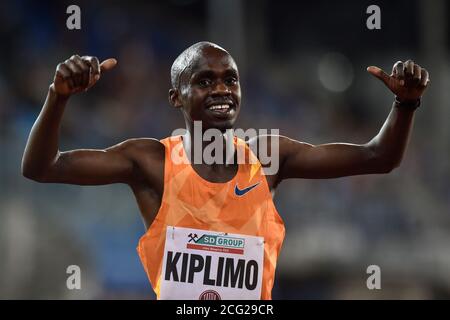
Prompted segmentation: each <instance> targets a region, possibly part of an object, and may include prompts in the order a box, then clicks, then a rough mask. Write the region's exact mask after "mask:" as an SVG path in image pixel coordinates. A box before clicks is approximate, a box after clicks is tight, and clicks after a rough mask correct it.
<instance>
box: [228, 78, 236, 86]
mask: <svg viewBox="0 0 450 320" xmlns="http://www.w3.org/2000/svg"><path fill="white" fill-rule="evenodd" d="M225 83H226V85H227V86H234V85H236V84H237V83H238V80H237V79H236V78H235V77H229V78H227V79H225Z"/></svg>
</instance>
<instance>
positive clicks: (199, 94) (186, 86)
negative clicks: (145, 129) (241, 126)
mask: <svg viewBox="0 0 450 320" xmlns="http://www.w3.org/2000/svg"><path fill="white" fill-rule="evenodd" d="M190 54H191V55H190V57H189V58H190V59H189V60H188V61H186V63H185V65H184V66H183V67H182V68H180V70H181V71H180V72H179V74H178V77H175V79H176V80H175V81H174V77H172V78H173V81H172V82H173V85H175V86H176V87H174V88H172V89H171V90H170V91H169V98H170V102H171V104H172V105H173V106H175V107H178V108H181V109H182V111H183V114H184V117H185V120H186V125H187V126H188V128H193V123H194V121H202V127H203V130H206V129H210V128H216V129H219V130H221V131H225V130H226V129H230V128H232V127H233V126H234V123H235V122H236V119H237V116H238V114H239V110H240V103H241V88H240V84H239V73H238V70H237V66H236V63H235V62H234V60H233V58H232V57H231V56H230V55H229V54H228V53H227V52H226V51H225V50H223V49H222V48H220V47H218V46H214V45H205V46H203V47H200V48H199V49H198V50H196V51H194V52H193V53H192V52H191V53H190ZM177 60H178V59H177Z"/></svg>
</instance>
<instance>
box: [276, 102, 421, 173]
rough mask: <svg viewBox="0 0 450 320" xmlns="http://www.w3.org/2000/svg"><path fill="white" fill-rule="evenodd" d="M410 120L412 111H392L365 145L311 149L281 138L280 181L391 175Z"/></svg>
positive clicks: (409, 128) (406, 138)
mask: <svg viewBox="0 0 450 320" xmlns="http://www.w3.org/2000/svg"><path fill="white" fill-rule="evenodd" d="M413 117H414V113H413V112H412V111H408V110H401V109H398V108H395V107H393V108H392V110H391V112H390V114H389V116H388V118H387V119H386V122H385V123H384V125H383V127H382V128H381V130H380V132H379V133H378V134H377V135H376V136H375V137H374V138H373V139H372V140H371V141H370V142H368V143H366V144H351V143H328V144H321V145H311V144H308V143H304V142H299V141H295V140H292V139H289V138H286V137H280V155H284V157H282V161H281V166H280V177H281V178H282V179H288V178H310V179H320V178H337V177H343V176H351V175H358V174H370V173H387V172H390V171H391V170H393V169H394V168H396V167H397V166H398V165H399V164H400V161H401V159H402V157H403V154H404V152H405V149H406V146H407V144H408V140H409V135H410V132H411V128H412V124H413ZM283 159H284V161H283Z"/></svg>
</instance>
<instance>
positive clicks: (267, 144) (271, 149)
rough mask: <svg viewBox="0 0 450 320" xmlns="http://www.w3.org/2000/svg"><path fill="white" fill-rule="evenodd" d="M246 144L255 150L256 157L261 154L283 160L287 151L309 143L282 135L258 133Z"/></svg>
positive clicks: (289, 151)
mask: <svg viewBox="0 0 450 320" xmlns="http://www.w3.org/2000/svg"><path fill="white" fill-rule="evenodd" d="M248 145H249V146H250V147H251V148H252V150H253V151H255V150H257V152H258V157H259V156H260V155H261V154H263V155H264V154H266V155H273V156H278V157H279V159H280V160H283V159H284V158H285V157H286V156H287V155H288V154H289V153H291V152H293V151H294V150H295V149H298V148H299V147H302V146H306V145H309V144H307V143H304V142H300V141H297V140H295V139H292V138H289V137H286V136H282V135H273V134H272V135H258V136H255V137H252V138H250V139H249V140H248Z"/></svg>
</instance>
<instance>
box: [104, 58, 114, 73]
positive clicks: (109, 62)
mask: <svg viewBox="0 0 450 320" xmlns="http://www.w3.org/2000/svg"><path fill="white" fill-rule="evenodd" d="M116 64H117V60H116V59H114V58H109V59H106V60H105V61H103V62H102V63H100V70H101V71H102V72H103V71H108V70H111V69H112V68H114V67H115V66H116Z"/></svg>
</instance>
